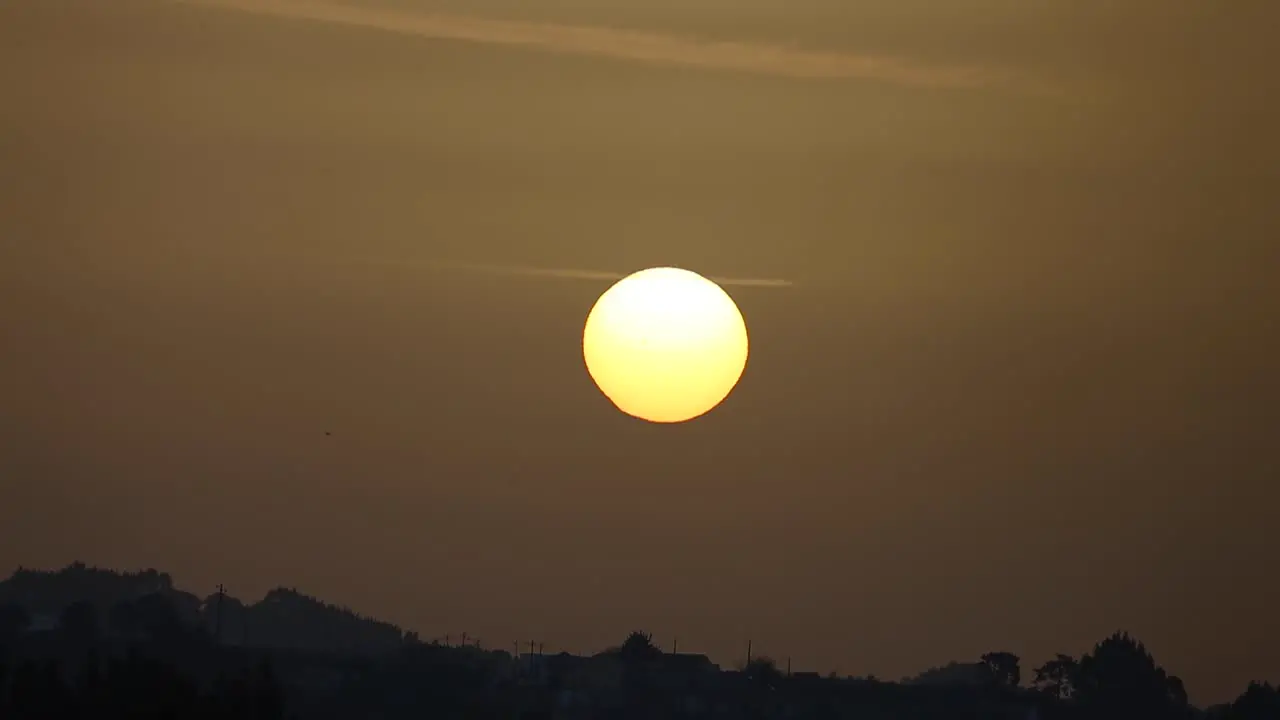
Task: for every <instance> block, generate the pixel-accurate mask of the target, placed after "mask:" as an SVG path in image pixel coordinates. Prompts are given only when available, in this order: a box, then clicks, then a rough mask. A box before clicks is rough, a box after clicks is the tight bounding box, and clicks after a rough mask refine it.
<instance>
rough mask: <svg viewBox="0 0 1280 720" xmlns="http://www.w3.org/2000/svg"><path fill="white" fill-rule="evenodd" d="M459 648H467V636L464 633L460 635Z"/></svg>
mask: <svg viewBox="0 0 1280 720" xmlns="http://www.w3.org/2000/svg"><path fill="white" fill-rule="evenodd" d="M461 646H462V647H466V646H467V634H466V633H462V643H461Z"/></svg>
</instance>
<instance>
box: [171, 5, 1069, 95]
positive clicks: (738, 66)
mask: <svg viewBox="0 0 1280 720" xmlns="http://www.w3.org/2000/svg"><path fill="white" fill-rule="evenodd" d="M177 1H178V2H185V3H188V4H198V5H205V6H211V7H220V8H226V9H233V10H240V11H244V12H253V13H258V14H262V15H272V16H276V17H285V18H294V19H305V20H315V21H323V22H329V23H335V24H342V25H352V26H360V27H367V28H376V29H379V30H384V31H389V32H396V33H402V34H407V35H414V36H418V37H423V38H434V39H445V40H459V41H468V42H475V43H485V44H493V45H509V46H517V47H524V48H528V49H533V50H541V51H546V52H556V53H565V54H575V55H590V56H596V57H607V58H615V59H622V60H632V61H639V62H650V63H659V64H667V65H680V66H686V67H696V68H704V69H715V70H727V71H737V72H746V73H754V74H760V75H773V76H783V77H795V78H811V79H822V78H828V79H861V80H874V81H880V82H888V83H893V84H898V85H909V86H920V87H933V88H954V89H963V88H983V87H995V86H1011V85H1013V84H1019V83H1017V81H1016V80H1015V78H1014V77H1013V76H1011V75H1010V74H1009V73H1007V72H1002V71H999V70H996V69H993V68H984V67H976V66H974V67H969V66H949V65H929V64H923V63H917V62H912V61H910V60H906V59H903V58H893V57H885V56H877V55H861V54H854V53H845V52H815V51H808V50H801V49H797V48H789V47H785V46H780V45H770V44H765V43H754V42H714V41H708V40H698V39H693V38H688V37H681V36H677V35H670V34H663V33H653V32H639V31H633V30H623V29H618V28H607V27H594V26H581V25H565V24H557V23H533V22H517V21H508V20H495V19H487V18H477V17H466V16H459V15H447V14H438V13H426V12H416V11H411V10H399V9H391V8H375V7H369V6H367V5H357V4H345V3H341V2H335V1H333V0H177ZM1022 89H1024V90H1031V91H1043V90H1046V89H1047V88H1046V87H1044V86H1043V85H1042V84H1040V85H1025V84H1024V85H1023V88H1022Z"/></svg>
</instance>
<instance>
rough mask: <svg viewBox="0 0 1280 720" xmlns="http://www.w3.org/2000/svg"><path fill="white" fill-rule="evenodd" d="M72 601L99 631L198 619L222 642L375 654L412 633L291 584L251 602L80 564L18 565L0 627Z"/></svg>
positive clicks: (163, 578) (3, 597) (36, 619)
mask: <svg viewBox="0 0 1280 720" xmlns="http://www.w3.org/2000/svg"><path fill="white" fill-rule="evenodd" d="M74 603H79V604H83V605H86V606H87V607H88V608H91V609H92V614H93V615H94V616H95V617H94V618H93V620H92V622H93V623H94V624H95V625H96V626H97V627H98V628H100V629H102V630H103V632H105V633H107V634H110V635H114V636H120V637H125V638H130V637H135V636H137V635H138V634H139V633H141V634H144V635H145V634H148V633H149V632H150V631H152V630H154V629H155V628H154V627H152V626H155V625H157V624H167V625H169V626H178V625H198V624H203V625H204V627H205V628H206V629H208V630H209V631H210V632H212V633H214V634H216V635H217V637H218V639H219V641H220V642H221V643H223V644H227V645H241V646H247V647H260V648H269V649H298V650H316V651H328V652H343V653H381V652H387V651H390V650H394V649H395V648H397V647H399V646H400V645H401V644H403V643H405V642H412V641H413V640H414V639H415V637H416V636H414V635H412V634H407V635H406V633H404V632H403V631H402V630H401V629H400V628H399V627H396V626H395V625H392V624H391V623H386V622H381V621H378V620H374V619H372V618H367V617H363V616H361V615H358V614H356V613H355V612H353V611H351V610H350V609H348V608H343V607H338V606H335V605H329V604H326V603H323V602H321V601H319V600H317V599H316V598H313V597H309V596H307V595H304V594H302V593H299V592H297V591H296V590H293V589H286V588H279V589H276V590H273V591H271V592H270V593H268V594H267V596H266V597H265V598H263V599H262V601H260V602H258V603H256V604H253V605H246V604H245V603H243V602H241V601H240V600H238V599H236V598H234V597H232V596H231V595H223V594H213V595H209V596H208V597H206V598H205V599H204V600H201V599H200V598H199V597H197V596H196V595H193V594H191V593H186V592H182V591H180V590H177V589H175V588H174V586H173V580H172V578H171V577H170V576H169V575H168V574H167V573H162V572H158V571H156V570H151V569H148V570H143V571H141V572H133V573H131V572H124V573H120V572H115V571H112V570H104V569H100V568H94V567H88V566H86V565H84V564H83V563H75V564H72V565H69V566H67V567H65V568H63V569H61V570H57V571H39V570H29V569H23V568H19V569H18V570H17V571H16V572H14V574H13V575H12V576H11V577H10V578H9V579H8V580H5V581H3V582H0V631H2V630H3V628H4V626H5V623H9V624H13V623H18V622H20V621H21V622H22V623H24V629H25V628H28V627H29V628H33V629H37V630H38V629H43V628H49V627H52V626H54V625H55V624H56V623H57V622H58V618H59V616H60V615H61V613H62V612H63V611H64V610H65V609H66V608H67V607H68V606H70V605H72V604H74ZM6 608H7V609H6ZM14 608H20V609H21V610H22V611H23V612H22V613H21V614H17V611H16V610H15V609H14ZM5 613H9V616H8V617H7V618H6V616H5Z"/></svg>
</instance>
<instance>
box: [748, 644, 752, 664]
mask: <svg viewBox="0 0 1280 720" xmlns="http://www.w3.org/2000/svg"><path fill="white" fill-rule="evenodd" d="M747 664H748V665H750V664H751V641H750V640H747Z"/></svg>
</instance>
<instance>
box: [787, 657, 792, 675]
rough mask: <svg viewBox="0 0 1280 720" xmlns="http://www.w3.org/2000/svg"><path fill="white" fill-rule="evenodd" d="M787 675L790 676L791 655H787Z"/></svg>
mask: <svg viewBox="0 0 1280 720" xmlns="http://www.w3.org/2000/svg"><path fill="white" fill-rule="evenodd" d="M787 677H791V656H790V655H788V656H787Z"/></svg>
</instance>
